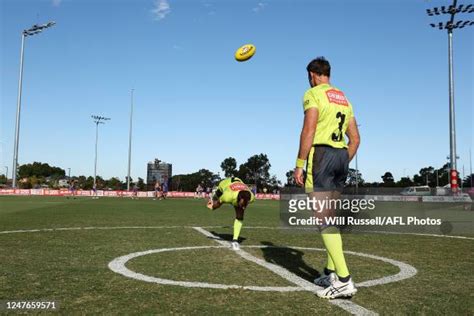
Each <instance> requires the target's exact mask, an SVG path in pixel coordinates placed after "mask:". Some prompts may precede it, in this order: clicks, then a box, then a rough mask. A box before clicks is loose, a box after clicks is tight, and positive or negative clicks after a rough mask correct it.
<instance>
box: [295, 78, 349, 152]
mask: <svg viewBox="0 0 474 316" xmlns="http://www.w3.org/2000/svg"><path fill="white" fill-rule="evenodd" d="M303 108H304V111H305V112H306V110H308V109H310V108H317V109H318V113H319V116H318V123H317V125H316V133H315V134H314V139H313V144H314V145H329V146H331V147H334V148H347V142H346V138H345V134H346V130H347V125H348V123H349V120H350V119H351V118H352V117H354V112H353V110H352V105H351V103H350V102H349V100H347V98H346V96H345V95H344V92H342V91H341V90H339V89H337V88H335V87H332V86H330V85H328V84H321V85H317V86H316V87H313V88H311V89H308V90H307V91H306V93H305V94H304V97H303Z"/></svg>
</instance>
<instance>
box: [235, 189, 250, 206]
mask: <svg viewBox="0 0 474 316" xmlns="http://www.w3.org/2000/svg"><path fill="white" fill-rule="evenodd" d="M251 198H252V195H251V194H250V191H247V190H243V191H240V192H239V194H238V195H237V199H238V200H241V199H242V200H244V201H245V204H248V203H249V201H250V199H251Z"/></svg>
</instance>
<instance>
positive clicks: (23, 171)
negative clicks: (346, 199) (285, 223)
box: [0, 153, 473, 192]
mask: <svg viewBox="0 0 474 316" xmlns="http://www.w3.org/2000/svg"><path fill="white" fill-rule="evenodd" d="M220 167H221V170H222V172H223V176H221V175H220V173H217V174H215V173H213V172H212V171H210V170H208V169H200V170H198V171H196V172H193V173H190V174H179V175H174V176H172V178H171V180H170V189H171V190H176V191H191V192H192V191H194V190H195V189H196V187H197V186H198V185H201V186H202V187H203V188H207V187H209V188H212V187H214V186H215V185H217V183H218V182H219V181H220V180H221V179H222V178H227V177H238V178H240V179H242V181H244V182H245V183H247V184H250V185H253V186H256V188H257V190H258V191H259V192H263V191H264V189H266V190H267V192H273V191H274V190H279V189H280V188H281V187H282V183H281V181H279V180H278V179H277V177H276V176H275V175H272V174H270V168H271V164H270V160H269V159H268V156H267V155H266V154H263V153H261V154H257V155H253V156H251V157H249V158H248V159H247V161H246V162H244V163H242V164H240V165H239V164H238V163H237V160H236V159H235V158H234V157H228V158H225V159H224V160H223V161H222V163H221V164H220ZM18 176H19V181H18V184H19V187H20V188H25V189H29V188H38V187H48V188H58V187H59V184H60V180H61V179H66V178H67V177H66V172H65V170H64V169H62V168H59V167H55V166H50V165H49V164H47V163H41V162H33V163H31V164H24V165H21V166H20V167H19V169H18ZM472 176H473V175H468V176H466V177H465V178H464V179H462V181H463V187H471V179H472ZM380 178H381V181H380V182H377V181H375V182H366V181H365V180H364V178H363V175H362V173H361V172H360V171H358V172H357V171H356V170H355V169H352V168H350V169H349V175H348V177H347V182H346V183H347V185H348V186H349V187H353V186H355V185H356V184H358V185H359V186H360V187H408V186H420V185H428V186H430V187H436V186H445V185H447V184H448V183H449V164H445V165H444V166H442V167H441V168H439V169H435V168H434V167H432V166H429V167H424V168H421V169H420V171H419V172H418V174H415V175H413V176H412V177H409V176H404V177H401V178H400V179H399V180H398V181H395V178H394V176H393V174H392V173H391V172H390V171H387V172H385V173H384V174H383V175H382V176H381V177H380ZM68 180H72V181H74V183H75V185H76V187H77V188H81V189H84V190H90V189H92V186H93V183H94V178H93V177H91V176H84V175H81V176H74V177H71V178H70V179H68ZM130 180H131V181H130V183H131V186H132V187H133V186H134V185H137V187H138V189H139V190H146V189H147V184H146V183H145V181H144V180H143V179H142V178H138V179H137V181H136V182H135V181H133V179H130ZM96 181H97V188H98V189H110V190H125V189H126V187H127V178H126V177H125V181H121V180H120V179H119V178H118V177H112V178H110V179H104V178H102V177H101V176H97V179H96ZM460 181H461V179H459V183H461V182H460ZM6 183H7V178H6V177H5V175H0V185H4V184H6ZM153 185H154V184H152V183H148V189H152V188H153ZM285 186H287V187H292V186H296V184H295V182H294V178H293V170H289V171H288V172H287V173H286V183H285Z"/></svg>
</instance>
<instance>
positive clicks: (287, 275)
mask: <svg viewBox="0 0 474 316" xmlns="http://www.w3.org/2000/svg"><path fill="white" fill-rule="evenodd" d="M194 229H195V230H196V231H198V232H200V233H201V234H203V235H205V236H207V237H210V238H212V239H214V241H216V242H218V243H219V244H221V245H225V246H227V247H229V243H228V242H226V241H224V240H222V239H221V238H219V237H217V236H215V235H214V234H212V233H211V232H208V231H207V230H205V229H203V228H201V227H194ZM216 237H217V238H218V239H216ZM233 251H234V250H233ZM235 253H236V254H238V255H239V256H241V257H242V258H244V259H246V260H249V261H251V262H253V263H256V264H258V265H259V266H262V267H264V268H267V269H268V270H270V271H271V272H273V273H275V274H277V275H279V276H280V277H282V278H284V279H285V280H288V281H289V282H291V283H293V284H296V285H297V286H299V287H301V288H302V289H304V290H306V291H310V292H312V293H316V291H318V290H321V289H322V287H319V286H317V285H315V284H314V283H312V282H309V281H307V280H305V279H303V278H301V277H299V276H297V275H296V274H294V273H291V272H290V271H288V270H286V269H285V268H283V267H280V266H277V265H275V264H273V263H270V262H267V261H265V260H262V259H260V258H257V257H255V256H253V255H251V254H249V253H248V252H245V251H243V250H237V251H235ZM329 303H331V304H333V305H336V306H338V307H340V308H342V309H344V310H345V311H347V312H349V313H351V314H353V315H377V313H375V312H373V311H371V310H368V309H366V308H364V307H362V306H360V305H357V304H355V303H353V302H352V301H349V300H340V299H334V300H329Z"/></svg>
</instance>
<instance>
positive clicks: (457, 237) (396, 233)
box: [201, 226, 474, 240]
mask: <svg viewBox="0 0 474 316" xmlns="http://www.w3.org/2000/svg"><path fill="white" fill-rule="evenodd" d="M201 227H202V228H226V227H230V226H201ZM245 229H272V230H291V229H293V228H291V227H269V226H248V227H247V226H245ZM299 229H300V230H308V231H311V230H314V229H311V228H299ZM361 233H368V234H372V233H373V234H385V235H412V236H427V237H439V238H453V239H467V240H474V237H467V236H456V235H437V234H423V233H404V232H384V231H365V232H363V231H361Z"/></svg>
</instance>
